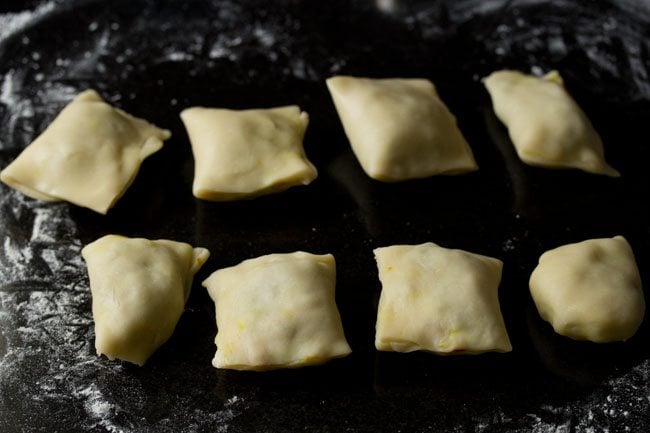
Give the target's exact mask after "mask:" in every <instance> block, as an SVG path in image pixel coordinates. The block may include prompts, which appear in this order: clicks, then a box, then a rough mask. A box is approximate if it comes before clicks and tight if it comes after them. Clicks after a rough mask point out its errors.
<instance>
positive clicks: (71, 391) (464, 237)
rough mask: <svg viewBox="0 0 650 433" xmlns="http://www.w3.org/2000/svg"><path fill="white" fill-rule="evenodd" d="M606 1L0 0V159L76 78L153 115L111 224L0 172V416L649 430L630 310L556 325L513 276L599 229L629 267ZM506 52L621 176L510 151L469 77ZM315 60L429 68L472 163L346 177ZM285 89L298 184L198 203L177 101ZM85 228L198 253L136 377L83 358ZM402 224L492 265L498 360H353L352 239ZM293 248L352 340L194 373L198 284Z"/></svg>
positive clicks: (638, 33) (367, 299)
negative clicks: (202, 260) (406, 177)
mask: <svg viewBox="0 0 650 433" xmlns="http://www.w3.org/2000/svg"><path fill="white" fill-rule="evenodd" d="M621 4H622V5H623V6H622V7H620V8H619V7H618V6H615V5H612V4H609V3H607V2H603V3H595V2H564V1H559V2H553V4H547V3H546V2H543V4H542V2H539V3H538V2H535V1H525V2H516V1H503V2H499V1H490V2H481V1H458V2H451V1H450V2H448V3H445V2H435V1H433V2H432V1H413V2H408V3H406V2H399V1H377V2H376V3H371V2H361V1H356V2H351V3H350V2H347V1H333V2H299V1H282V2H276V3H268V2H263V1H246V2H242V3H240V2H231V1H222V2H218V1H215V2H198V1H188V2H171V1H161V2H155V6H154V2H153V1H151V2H147V1H139V0H133V1H128V2H125V1H119V2H110V3H109V2H93V1H74V0H71V1H59V2H37V1H31V2H28V3H22V4H21V3H19V2H12V1H10V2H7V3H3V4H2V5H0V17H2V18H0V28H3V29H4V30H0V76H1V77H2V79H3V82H2V89H1V90H2V91H1V94H0V128H1V129H0V130H1V133H0V168H2V167H4V166H6V165H7V164H8V163H9V162H10V161H11V160H12V159H13V158H14V157H15V156H16V155H17V154H18V153H19V151H20V149H21V148H22V147H24V146H25V145H26V144H27V143H29V142H30V141H31V140H32V139H33V138H34V137H35V136H36V135H37V134H38V133H39V132H40V131H41V130H42V129H43V128H44V127H45V125H47V123H48V122H49V121H51V119H52V118H53V117H54V115H55V114H56V113H57V112H58V111H59V110H60V109H61V107H62V106H63V105H64V104H65V103H66V102H67V101H68V100H69V99H70V98H71V97H72V95H74V94H75V93H77V92H78V91H79V90H82V89H84V88H87V87H93V88H96V89H97V90H99V91H100V92H101V93H102V94H103V95H104V96H105V97H106V98H108V99H109V100H110V101H111V102H112V103H114V104H116V105H117V106H119V107H121V108H124V109H125V110H127V111H129V112H131V113H133V114H135V115H139V116H142V117H146V118H147V119H149V120H151V121H152V122H154V123H156V124H158V125H160V126H164V127H167V128H170V129H171V130H172V132H173V137H172V139H171V140H170V141H169V142H167V143H166V145H165V147H164V149H163V150H162V151H161V152H159V153H158V154H156V155H154V156H153V157H151V158H150V159H148V160H147V161H146V162H145V164H144V165H143V167H142V170H141V172H140V174H139V175H138V178H137V179H136V181H135V183H134V184H133V186H132V187H131V189H130V190H129V191H128V192H127V194H126V195H125V196H124V198H123V199H122V200H121V201H120V202H119V203H118V205H117V206H116V207H115V208H114V209H113V210H112V211H110V213H109V215H108V216H100V215H96V214H93V213H92V212H91V211H87V210H85V209H80V208H75V207H72V206H69V205H67V204H44V203H38V202H35V201H33V200H30V199H24V198H22V197H21V196H20V195H19V194H17V193H15V192H12V191H11V190H9V189H8V188H7V187H6V186H4V185H2V186H0V238H1V239H0V240H1V241H2V242H3V246H2V250H0V431H2V432H7V433H9V432H17V431H48V432H51V431H60V432H74V431H91V432H103V431H110V432H117V431H125V432H132V431H133V432H193V431H200V432H202V431H212V432H215V431H231V432H247V431H268V432H282V431H287V432H289V431H301V430H308V431H322V432H327V431H336V432H338V431H373V432H375V431H476V432H487V431H496V432H505V431H537V432H547V431H548V432H555V431H557V432H564V431H566V432H569V431H605V430H608V431H637V432H645V431H650V377H649V376H650V361H649V359H650V345H649V344H648V343H649V339H650V331H649V328H650V326H649V325H648V321H646V322H645V323H644V325H643V326H642V328H641V330H640V331H639V333H638V334H637V335H636V336H635V337H634V338H633V339H631V340H630V341H629V342H627V343H625V344H622V343H621V344H610V345H592V344H588V343H578V342H573V341H569V340H566V339H563V338H560V337H558V336H556V335H554V334H553V332H552V330H551V329H550V327H549V326H548V325H547V324H545V323H543V322H542V321H541V320H540V319H539V318H538V317H537V314H536V311H535V309H534V306H533V304H532V301H531V300H530V297H529V294H528V289H527V279H528V275H529V274H530V272H531V271H532V269H533V268H534V266H535V264H536V262H537V258H538V256H539V255H540V254H541V253H542V252H543V251H545V250H546V249H548V248H552V247H555V246H557V245H560V244H563V243H567V242H573V241H579V240H583V239H586V238H593V237H604V236H614V235H617V234H622V235H624V236H626V238H627V239H628V240H629V241H630V243H631V244H632V246H633V248H634V250H635V253H636V256H637V261H638V263H639V266H640V269H641V274H642V278H643V280H644V281H646V283H647V282H648V281H650V274H649V273H648V271H647V269H648V265H649V261H650V251H649V248H650V212H649V208H648V197H649V193H650V191H649V190H650V181H649V176H650V175H649V174H648V173H649V172H648V169H647V165H648V160H649V159H650V154H649V153H650V152H649V150H648V145H647V121H648V119H650V84H649V82H648V76H649V70H650V57H649V44H648V36H650V35H649V33H650V26H648V22H650V20H649V18H650V15H648V14H647V10H648V9H647V8H646V7H645V6H644V3H640V2H639V3H636V4H633V3H631V2H622V3H621ZM109 5H110V6H109ZM27 8H28V10H31V11H34V10H36V11H37V13H31V14H28V15H29V16H27V15H25V17H26V20H24V21H25V22H24V23H23V22H22V21H20V20H21V19H20V17H17V15H16V14H17V13H19V12H20V11H23V10H25V9H27ZM12 14H13V15H12ZM18 24H20V25H18ZM3 26H4V27H3ZM503 67H513V68H519V69H522V70H524V71H528V72H530V71H533V72H536V73H539V72H542V71H547V70H549V69H551V68H557V69H559V70H560V72H561V73H562V75H563V76H564V77H565V81H566V83H567V86H568V87H569V89H570V90H571V92H572V93H573V94H574V95H575V97H576V99H577V100H578V101H579V103H580V104H581V105H582V106H583V107H584V109H585V111H586V112H587V114H588V115H589V116H590V118H591V119H592V121H593V123H594V124H595V125H596V128H597V129H598V130H599V132H600V133H601V134H602V136H603V139H604V142H605V146H606V154H607V158H608V160H609V162H611V164H612V165H613V166H614V167H616V168H617V169H619V170H620V171H621V172H622V174H623V176H622V177H621V178H620V179H609V178H604V177H597V176H593V175H589V174H585V173H581V172H573V171H550V170H542V169H536V168H531V167H527V166H525V165H523V164H522V163H521V162H519V160H518V159H517V158H516V156H515V154H514V151H513V150H512V147H511V144H510V142H509V141H508V138H507V135H506V133H505V130H504V128H503V127H502V126H501V125H500V124H499V122H498V121H497V120H496V118H495V117H494V114H493V113H492V110H491V107H490V104H489V99H488V97H487V94H486V93H485V91H484V90H483V88H482V85H481V84H480V82H479V78H480V77H482V76H485V75H487V74H488V73H490V72H491V71H493V70H495V69H499V68H503ZM338 73H346V74H352V75H362V76H373V77H391V76H404V77H427V78H430V79H432V80H433V81H434V82H435V83H436V84H437V86H438V88H439V91H440V93H441V95H442V97H443V99H444V100H445V101H446V102H447V104H448V105H449V107H450V108H451V110H452V111H453V112H454V113H455V114H456V115H457V117H458V120H459V124H460V126H461V129H462V130H463V131H464V133H465V135H466V136H467V138H468V141H469V142H470V144H471V146H472V148H473V150H474V153H475V156H476V159H477V162H478V164H479V165H480V167H481V170H480V172H478V173H474V174H470V175H464V176H456V177H434V178H430V179H425V180H418V181H410V182H404V183H399V184H381V183H378V182H374V181H371V180H369V179H368V178H367V177H365V175H364V174H363V172H362V171H361V169H360V167H359V165H358V163H357V162H356V161H355V159H354V157H353V155H352V153H351V151H350V149H349V145H348V142H347V140H346V138H345V136H344V134H343V131H342V128H341V126H340V123H339V121H338V118H337V115H336V112H335V110H334V107H333V105H332V103H331V101H330V99H329V96H328V94H327V91H326V87H325V85H324V81H323V80H324V79H325V78H327V77H328V76H331V75H333V74H338ZM289 103H297V104H299V105H300V106H301V107H302V108H303V109H304V110H306V111H307V112H309V113H310V115H311V124H310V126H309V129H308V132H307V136H306V140H305V146H306V151H307V153H308V155H309V157H310V159H312V161H313V162H314V163H315V164H316V166H317V168H318V170H319V178H318V179H317V180H316V181H315V182H314V183H313V184H312V185H310V186H309V187H301V188H295V189H292V190H290V191H287V192H285V193H282V194H277V195H272V196H268V197H262V198H259V199H256V200H253V201H244V202H236V203H208V202H201V201H198V200H195V199H194V198H193V197H192V195H191V181H192V169H193V163H192V159H191V153H190V148H189V143H188V141H187V137H186V134H185V132H184V131H183V129H182V125H181V122H180V119H179V118H178V112H180V110H181V109H182V108H185V107H187V106H191V105H202V104H203V105H208V106H223V107H231V108H244V107H258V106H275V105H282V104H289ZM106 233H121V234H125V235H131V236H143V237H149V238H170V239H176V240H182V241H187V242H190V243H192V244H194V245H196V246H204V247H207V248H209V249H210V251H211V252H212V257H211V258H210V260H209V262H208V263H207V264H206V265H205V267H204V269H203V270H202V271H201V272H200V274H199V275H198V276H197V278H196V284H195V287H194V290H193V292H192V295H191V297H190V300H189V302H188V306H187V311H186V312H185V314H184V315H183V317H182V318H181V321H180V322H179V324H178V327H177V329H176V332H175V334H174V336H173V337H172V339H171V340H170V341H169V342H168V343H167V344H165V345H164V346H163V347H162V348H161V349H160V350H159V351H158V352H157V353H156V354H155V355H154V356H153V357H152V358H151V359H150V360H149V362H148V363H147V364H146V366H145V367H143V368H137V367H134V366H131V365H127V364H121V363H119V362H110V361H108V360H106V359H104V358H96V357H95V356H94V353H93V338H94V334H93V331H92V317H91V314H90V295H89V290H88V283H87V279H86V276H85V268H84V266H83V263H82V262H81V261H80V260H79V258H78V252H79V249H80V247H81V246H82V245H84V244H86V243H88V242H90V241H92V240H94V239H96V238H98V237H99V236H101V235H103V234H106ZM425 241H434V242H436V243H439V244H441V245H443V246H448V247H457V248H463V249H467V250H470V251H474V252H478V253H481V254H486V255H491V256H494V257H498V258H500V259H502V260H504V261H505V269H504V276H503V282H502V285H501V288H500V298H501V302H502V309H503V313H504V317H505V320H506V324H507V327H508V331H509V333H510V337H511V340H512V343H513V346H514V350H513V352H512V353H510V354H505V355H496V354H487V355H481V356H470V357H447V358H440V357H436V356H432V355H429V354H423V353H413V354H391V353H376V352H375V350H374V348H373V338H374V320H375V315H376V306H377V300H378V295H379V289H380V287H379V282H378V280H377V276H376V269H375V265H374V260H373V256H372V248H374V247H377V246H385V245H390V244H394V243H421V242H425ZM294 250H307V251H311V252H315V253H326V252H330V253H333V254H334V255H335V256H336V258H337V263H338V268H337V271H338V279H337V302H338V305H339V308H340V311H341V315H342V319H343V324H344V328H345V331H346V335H347V337H348V339H349V341H350V344H351V346H352V348H353V351H354V353H353V354H352V355H351V356H350V357H348V358H346V359H342V360H337V361H334V362H331V363H329V364H327V365H324V366H320V367H315V368H307V369H302V370H295V371H278V372H271V373H264V374H255V373H237V372H230V371H217V370H215V369H214V368H213V367H212V366H211V365H210V360H211V358H212V356H213V354H214V345H213V342H212V340H213V337H214V333H215V326H214V312H213V304H212V302H211V301H210V299H209V298H208V296H207V294H206V293H205V290H204V289H202V288H201V287H200V285H199V282H200V281H201V280H202V279H203V278H205V277H206V276H207V275H209V273H210V272H212V271H213V270H215V269H217V268H220V267H224V266H229V265H233V264H236V263H238V262H240V261H241V260H243V259H246V258H249V257H255V256H258V255H262V254H267V253H271V252H288V251H294ZM646 285H647V284H646ZM647 294H648V290H647V288H646V295H647Z"/></svg>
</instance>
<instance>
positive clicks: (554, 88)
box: [484, 70, 620, 176]
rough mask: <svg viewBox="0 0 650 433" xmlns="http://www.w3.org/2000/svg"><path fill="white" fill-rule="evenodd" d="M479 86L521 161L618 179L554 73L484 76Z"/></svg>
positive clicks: (601, 146) (589, 128)
mask: <svg viewBox="0 0 650 433" xmlns="http://www.w3.org/2000/svg"><path fill="white" fill-rule="evenodd" d="M484 84H485V87H486V88H487V90H488V92H489V93H490V96H491V97H492V104H493V106H494V112H495V113H496V115H497V117H498V118H499V120H501V121H502V122H503V123H504V124H505V125H506V127H507V128H508V133H509V135H510V139H511V140H512V144H514V146H515V149H516V151H517V154H518V155H519V158H521V160H522V161H524V162H525V163H527V164H530V165H535V166H540V167H548V168H577V169H580V170H583V171H586V172H590V173H595V174H604V175H607V176H620V174H619V172H618V171H616V170H615V169H614V168H612V167H611V166H609V165H608V164H607V162H605V156H604V149H603V142H602V140H601V139H600V136H599V135H598V133H597V132H596V130H595V129H594V127H593V126H592V124H591V122H590V121H589V119H588V118H587V116H586V115H585V113H584V112H583V111H582V110H581V109H580V107H579V106H578V104H576V102H575V101H574V100H573V98H572V97H571V95H569V93H568V92H567V91H566V89H565V88H564V82H563V80H562V77H560V74H558V73H557V72H556V71H553V72H550V73H548V74H547V75H545V76H543V77H534V76H532V75H526V74H523V73H521V72H518V71H509V70H503V71H498V72H494V73H492V74H491V75H490V76H488V77H486V78H485V79H484Z"/></svg>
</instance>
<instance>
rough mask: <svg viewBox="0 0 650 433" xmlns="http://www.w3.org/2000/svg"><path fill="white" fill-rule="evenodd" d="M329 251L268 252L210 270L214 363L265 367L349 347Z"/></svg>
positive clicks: (315, 360)
mask: <svg viewBox="0 0 650 433" xmlns="http://www.w3.org/2000/svg"><path fill="white" fill-rule="evenodd" d="M335 285H336V263H335V260H334V256H332V255H331V254H324V255H315V254H310V253H306V252H302V251H298V252H295V253H290V254H269V255H266V256H261V257H257V258H254V259H249V260H245V261H243V262H241V263H240V264H238V265H236V266H232V267H229V268H224V269H220V270H218V271H215V272H214V273H213V274H212V275H210V277H208V278H207V279H206V280H205V281H204V282H203V286H204V287H206V288H207V289H208V293H209V294H210V297H211V298H212V300H213V301H214V303H215V308H216V321H217V328H218V331H217V335H216V337H215V344H216V346H217V351H216V354H215V356H214V359H213V361H212V365H214V366H215V367H216V368H228V369H234V370H255V371H265V370H272V369H278V368H297V367H303V366H307V365H316V364H321V363H323V362H325V361H327V360H329V359H332V358H340V357H344V356H346V355H348V354H349V353H350V352H351V350H350V346H349V345H348V343H347V341H346V339H345V335H344V333H343V326H342V324H341V318H340V316H339V312H338V309H337V307H336V303H335V300H334V290H335Z"/></svg>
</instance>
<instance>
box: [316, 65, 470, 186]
mask: <svg viewBox="0 0 650 433" xmlns="http://www.w3.org/2000/svg"><path fill="white" fill-rule="evenodd" d="M327 87H328V89H329V92H330V94H331V96H332V100H333V101H334V105H335V106H336V110H337V112H338V114H339V117H340V119H341V122H342V124H343V128H344V129H345V133H346V135H347V137H348V139H349V140H350V145H351V146H352V150H353V152H354V154H355V155H356V157H357V159H358V161H359V163H360V164H361V167H362V168H363V170H364V171H365V172H366V174H367V175H368V176H370V177H371V178H373V179H376V180H380V181H385V182H397V181H402V180H407V179H416V178H423V177H429V176H433V175H438V174H444V175H453V174H462V173H467V172H470V171H475V170H478V166H477V165H476V161H475V160H474V155H473V154H472V150H471V148H470V146H469V144H468V143H467V141H466V140H465V138H464V137H463V135H462V133H461V132H460V130H459V129H458V126H457V124H456V118H455V117H454V115H453V114H451V112H450V111H449V109H448V108H447V106H446V105H445V104H444V102H443V101H442V100H441V99H440V97H439V96H438V93H437V91H436V88H435V86H434V85H433V83H432V82H431V81H429V80H426V79H402V78H389V79H371V78H357V77H349V76H335V77H332V78H329V79H328V80H327Z"/></svg>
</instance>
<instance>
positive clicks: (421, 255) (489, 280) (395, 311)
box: [375, 242, 512, 355]
mask: <svg viewBox="0 0 650 433" xmlns="http://www.w3.org/2000/svg"><path fill="white" fill-rule="evenodd" d="M375 259H376V260H377V268H378V269H379V279H380V280H381V284H382V291H381V296H380V299H379V311H378V313H377V328H376V335H375V346H376V348H377V350H384V351H395V352H412V351H415V350H425V351H430V352H433V353H437V354H440V355H445V354H477V353H482V352H509V351H511V350H512V346H511V345H510V339H509V338H508V333H507V331H506V327H505V324H504V322H503V317H502V316H501V309H500V306H499V298H498V287H499V283H500V281H501V269H502V266H503V263H502V262H501V261H500V260H498V259H495V258H492V257H486V256H481V255H478V254H473V253H469V252H467V251H462V250H455V249H447V248H442V247H439V246H438V245H436V244H434V243H430V242H429V243H424V244H421V245H394V246H390V247H384V248H377V249H375Z"/></svg>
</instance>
